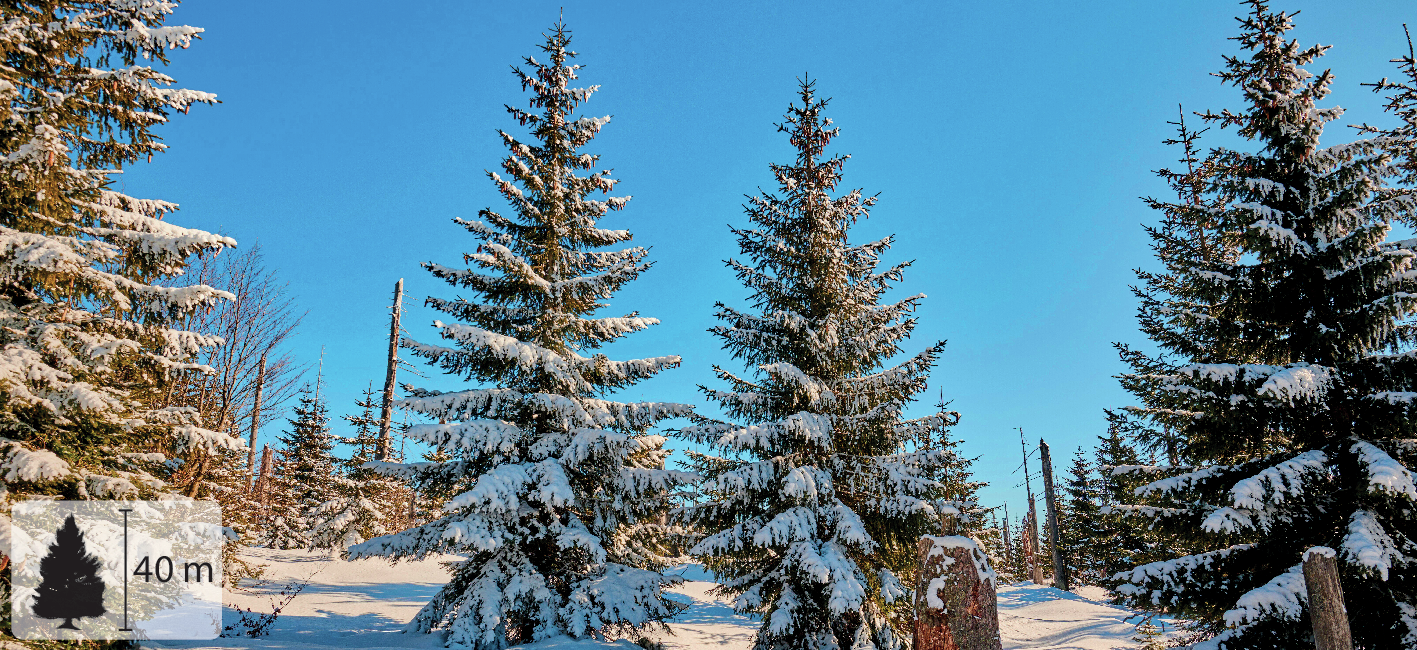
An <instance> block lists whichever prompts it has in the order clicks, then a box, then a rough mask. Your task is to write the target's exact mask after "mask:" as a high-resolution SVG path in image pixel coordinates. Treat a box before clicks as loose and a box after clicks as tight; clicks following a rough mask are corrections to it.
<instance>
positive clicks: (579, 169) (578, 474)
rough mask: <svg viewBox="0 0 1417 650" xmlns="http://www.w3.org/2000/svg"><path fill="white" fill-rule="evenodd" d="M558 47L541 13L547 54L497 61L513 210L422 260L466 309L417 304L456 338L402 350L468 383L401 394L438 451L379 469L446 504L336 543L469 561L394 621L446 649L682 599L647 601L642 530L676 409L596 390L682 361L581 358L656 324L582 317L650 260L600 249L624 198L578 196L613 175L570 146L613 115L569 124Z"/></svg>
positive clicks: (649, 584)
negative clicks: (519, 100)
mask: <svg viewBox="0 0 1417 650" xmlns="http://www.w3.org/2000/svg"><path fill="white" fill-rule="evenodd" d="M570 40H571V34H570V32H569V31H568V30H567V29H566V27H565V26H564V25H563V24H557V25H556V26H555V27H554V28H553V30H552V31H551V32H550V33H549V34H548V35H547V37H546V42H545V44H544V45H542V46H541V49H542V50H543V51H544V52H545V54H546V58H545V60H537V59H536V58H533V57H528V58H527V59H526V60H525V65H526V67H525V68H513V70H514V72H515V73H516V75H517V78H518V79H519V80H520V82H521V84H522V87H523V88H524V89H530V90H531V97H530V106H531V109H532V110H530V111H528V110H523V109H520V108H515V107H511V106H509V107H508V108H507V110H508V112H510V113H511V114H512V116H513V117H515V118H516V120H517V122H519V123H520V124H522V125H525V126H528V127H529V128H530V131H531V138H530V139H529V140H523V139H521V138H519V137H517V136H514V135H512V134H510V133H507V132H505V131H504V132H501V136H502V139H503V141H504V143H505V144H506V146H507V149H508V150H509V152H510V153H509V155H508V156H507V157H506V158H504V159H503V161H502V169H503V170H504V171H505V173H506V174H508V177H507V178H504V177H502V176H501V175H499V174H497V173H489V174H488V175H489V176H490V177H491V179H492V182H493V183H494V184H495V185H496V187H497V189H498V190H499V191H500V192H501V194H502V195H503V196H504V197H505V198H506V199H507V201H508V202H509V203H511V205H512V209H513V211H514V214H513V215H511V216H504V215H502V214H498V213H496V212H493V211H491V210H482V211H481V212H480V213H479V216H480V219H479V220H476V221H472V220H463V219H458V220H456V222H457V223H458V224H460V225H462V226H463V227H464V228H466V229H467V230H468V232H471V233H472V234H473V235H474V236H475V237H476V238H477V239H479V240H481V242H482V243H481V244H480V245H479V246H478V249H477V251H476V252H474V253H470V254H468V255H466V256H465V260H466V261H467V262H469V263H471V264H472V265H473V266H474V267H475V268H450V267H447V266H443V265H439V264H434V263H428V264H426V265H425V267H426V268H428V269H429V270H430V271H432V273H433V274H434V275H435V276H436V277H439V278H442V279H443V280H446V281H447V282H448V283H449V284H451V285H453V286H455V287H460V288H463V289H466V290H470V291H472V292H474V293H476V294H477V295H479V296H480V297H481V298H482V300H481V301H480V302H473V301H471V300H467V299H463V298H458V299H453V300H445V299H438V298H429V299H428V301H427V304H428V305H429V306H431V307H433V308H434V309H437V310H439V311H442V312H444V313H446V314H448V315H450V316H452V317H454V318H456V319H458V320H459V321H463V322H455V323H443V322H435V326H436V327H437V328H438V331H439V334H440V335H441V336H442V337H443V338H444V339H446V340H448V341H451V342H452V343H453V346H452V347H445V346H440V345H432V344H427V343H420V342H417V341H413V340H408V341H406V342H405V346H406V347H408V348H410V349H412V351H413V352H414V354H417V355H420V356H422V357H425V358H427V359H429V360H430V361H432V362H434V363H436V364H437V365H439V366H440V367H441V368H442V369H443V370H445V371H446V372H448V373H450V374H455V375H461V376H464V377H466V378H467V379H468V380H470V381H473V382H476V383H477V384H479V387H477V388H472V389H469V390H464V391H458V392H446V393H443V392H437V391H431V390H420V389H415V390H413V392H412V396H411V397H410V398H408V399H405V400H402V401H401V402H399V405H400V406H402V407H404V408H407V409H410V410H412V411H414V412H417V413H422V414H424V415H427V416H429V417H432V418H437V419H442V420H446V421H447V423H446V424H428V425H416V426H413V427H411V428H410V429H409V431H408V433H407V435H408V436H410V437H412V438H414V439H418V440H421V441H423V442H424V443H426V444H428V445H430V446H432V447H435V448H438V449H441V450H443V451H444V452H445V453H447V454H449V455H450V459H448V460H446V461H442V462H432V461H430V462H428V463H412V464H393V463H390V464H376V465H375V467H377V468H378V469H379V471H381V472H384V473H385V474H389V475H395V476H406V477H408V478H411V479H413V480H415V481H417V482H419V484H420V488H421V490H426V491H427V492H428V493H433V494H436V493H439V492H440V491H452V492H453V493H454V494H455V495H456V496H454V497H453V498H452V499H450V500H449V501H448V502H447V503H446V504H445V505H444V507H443V513H442V516H441V517H439V518H437V519H435V520H433V521H430V522H428V523H426V524H423V525H420V526H417V527H415V528H413V529H410V530H408V531H405V532H403V533H400V534H397V535H391V536H385V537H381V538H376V539H373V540H370V541H368V542H365V543H364V544H361V545H358V546H355V547H353V548H352V549H350V556H351V557H388V558H393V559H403V558H418V557H424V556H426V555H428V554H430V553H442V552H446V553H458V554H466V555H467V558H468V559H467V560H466V561H463V562H461V563H459V564H458V565H457V567H456V569H454V571H453V576H452V580H451V581H450V582H449V583H448V584H447V586H445V587H444V588H443V589H442V590H441V591H439V592H438V594H437V595H436V596H434V598H433V600H432V602H430V603H428V605H427V606H425V607H424V608H423V610H422V611H421V612H419V614H418V615H417V616H416V617H414V619H413V621H412V622H411V623H409V627H408V629H409V630H411V631H417V632H429V631H431V630H433V629H434V628H447V630H448V636H447V642H448V644H449V645H461V646H471V647H473V648H479V649H496V648H504V647H507V646H510V645H514V644H519V643H527V642H531V641H535V640H538V639H544V638H548V637H552V636H556V635H570V636H572V637H581V638H585V637H612V636H620V635H628V636H632V637H633V636H635V635H638V634H642V633H644V632H646V631H648V628H650V627H652V626H654V625H656V624H657V623H659V622H662V621H664V620H665V619H666V618H668V617H669V616H671V615H672V614H673V613H674V612H675V611H677V609H678V608H677V606H676V605H675V604H674V603H673V602H672V601H670V600H668V599H666V598H665V597H664V596H663V595H662V593H661V592H662V589H663V587H664V586H665V585H668V584H673V583H674V582H675V581H676V580H675V579H673V578H668V577H665V576H662V575H660V574H659V573H658V570H659V569H661V567H662V566H663V565H664V562H665V558H663V557H661V556H660V555H659V554H658V553H656V552H655V546H654V544H653V540H652V539H651V538H652V537H653V536H654V534H655V533H656V531H657V530H659V529H660V528H662V526H660V525H659V524H657V523H653V521H652V519H651V517H652V516H654V517H655V519H656V520H657V515H658V514H659V513H661V512H663V511H664V510H665V509H666V507H667V505H666V504H667V499H668V492H669V491H670V490H671V489H673V488H674V487H675V486H676V485H679V484H681V483H682V482H684V481H687V480H690V479H691V478H692V476H691V475H688V474H686V473H683V472H674V471H668V470H665V469H664V459H665V457H666V455H667V454H668V452H667V451H666V450H664V449H663V443H664V438H663V437H661V436H655V435H648V434H647V431H648V430H649V429H650V427H652V426H654V424H655V423H656V422H658V421H659V420H662V419H664V418H667V417H676V416H685V415H688V414H689V413H690V412H691V409H690V407H688V406H686V405H681V404H670V403H654V402H628V403H627V402H619V401H614V400H612V399H610V394H611V393H613V392H615V391H616V390H618V389H622V388H625V387H628V386H631V385H633V384H635V383H636V382H638V381H640V380H643V379H645V378H648V377H650V376H653V375H654V374H656V373H658V372H660V371H662V370H664V369H667V368H672V367H675V366H678V365H679V357H678V356H663V357H656V358H650V359H636V360H632V361H613V360H611V359H609V358H607V357H606V356H605V355H604V354H602V353H595V354H590V355H589V356H586V355H584V354H582V353H584V352H589V351H593V350H596V349H597V348H599V347H601V346H602V345H604V344H606V343H608V342H610V341H613V340H615V339H618V338H620V337H622V336H625V335H627V334H630V333H632V332H636V331H639V330H641V329H644V328H646V327H649V326H651V325H654V324H656V323H657V322H658V321H657V320H656V319H653V318H646V317H642V316H639V315H638V314H635V313H631V314H628V315H625V316H620V317H595V316H593V315H594V314H595V313H596V312H598V311H600V310H601V309H603V308H604V307H606V304H605V302H604V301H605V300H607V299H608V298H610V297H611V296H612V295H613V293H614V292H615V291H616V290H618V289H619V288H620V287H621V286H623V285H624V284H626V283H628V282H630V281H632V280H634V279H635V278H636V277H637V276H638V275H639V274H640V273H641V272H643V271H644V270H646V269H647V268H648V267H649V264H648V263H647V262H646V261H645V256H646V251H645V249H644V248H640V247H629V248H623V249H619V250H600V249H604V248H606V247H610V246H614V245H616V244H621V243H623V242H626V241H628V240H629V239H630V237H631V235H630V233H629V232H628V231H625V230H609V229H604V228H601V227H599V226H597V221H598V220H600V219H601V218H604V217H605V216H606V215H607V214H608V213H609V212H610V211H611V210H619V209H621V208H623V207H624V206H625V204H626V202H627V201H628V200H629V197H609V198H605V199H597V198H592V195H593V194H596V193H608V192H610V191H612V190H613V189H614V187H615V185H616V183H617V181H616V180H615V179H612V178H610V172H608V171H592V170H594V168H595V166H596V164H597V162H598V158H597V157H596V156H595V155H593V154H589V153H582V152H580V151H579V149H581V148H582V147H583V146H585V145H586V144H587V143H589V142H590V141H591V139H592V138H594V137H595V135H596V134H597V133H598V132H599V131H600V129H601V128H602V127H603V126H604V125H605V124H606V123H607V122H608V121H609V118H608V117H601V118H589V117H582V118H576V117H574V116H573V113H574V111H575V110H576V108H577V107H578V106H579V105H580V104H581V103H582V102H584V101H586V100H587V99H589V98H590V96H591V94H592V93H594V92H595V90H596V87H595V86H592V87H588V88H573V87H571V86H570V84H571V83H572V82H573V81H574V80H575V79H576V78H577V77H576V71H577V70H578V69H579V68H580V66H578V65H574V64H572V63H571V59H572V58H573V57H575V56H576V53H575V52H572V51H570V50H568V49H567V47H568V46H569V44H570ZM583 173H584V175H583Z"/></svg>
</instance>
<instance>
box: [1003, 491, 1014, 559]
mask: <svg viewBox="0 0 1417 650" xmlns="http://www.w3.org/2000/svg"><path fill="white" fill-rule="evenodd" d="M1012 536H1013V532H1012V531H1010V530H1009V504H1007V503H1005V504H1004V566H1006V567H1007V566H1009V564H1011V563H1012V562H1013V561H1014V549H1013V542H1012V541H1011V540H1010V539H1009V538H1010V537H1012Z"/></svg>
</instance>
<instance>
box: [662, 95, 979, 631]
mask: <svg viewBox="0 0 1417 650" xmlns="http://www.w3.org/2000/svg"><path fill="white" fill-rule="evenodd" d="M813 86H814V84H813V82H810V81H804V82H803V83H802V84H801V88H800V91H799V99H800V102H801V103H800V104H793V105H792V106H791V107H790V108H789V109H788V113H787V116H786V119H785V121H784V122H783V123H782V124H780V125H778V129H779V131H780V132H784V133H786V134H787V135H788V142H789V143H790V144H791V145H792V147H793V148H794V149H795V151H796V160H795V161H794V162H793V163H792V164H789V165H778V164H774V165H770V169H771V171H772V174H773V176H774V179H775V180H776V181H777V192H776V193H761V194H759V195H755V196H749V197H748V204H747V205H746V206H745V210H746V212H747V215H748V219H749V221H750V223H751V227H748V228H734V229H733V232H734V234H736V235H737V237H738V244H739V248H740V249H741V251H742V252H743V255H744V256H745V258H744V260H741V261H740V260H729V262H728V264H729V266H730V268H732V269H733V270H734V272H735V273H736V274H737V276H738V279H739V280H740V281H741V282H742V283H743V284H744V286H746V287H747V288H748V289H749V290H750V291H751V298H750V303H751V305H752V310H740V309H737V308H733V307H729V306H727V305H724V304H722V303H720V304H718V305H717V309H718V313H717V316H718V318H719V319H720V320H721V321H723V323H722V324H721V325H718V326H716V327H714V328H712V329H711V330H710V331H711V332H713V333H714V334H715V335H716V336H718V337H719V338H720V339H721V340H722V341H723V346H724V348H725V349H727V350H729V351H730V352H731V353H732V355H733V356H734V358H736V359H740V360H742V361H744V362H745V363H746V364H747V365H748V368H749V372H750V373H751V374H749V375H746V376H740V375H737V374H735V373H733V372H730V371H728V370H725V369H723V368H719V367H715V368H714V370H715V373H716V374H717V375H718V376H719V378H720V379H722V380H723V381H724V382H726V383H727V385H728V389H727V390H716V389H710V388H704V389H703V390H704V392H705V394H706V395H708V397H709V398H710V399H711V400H713V401H715V402H717V403H718V405H719V407H720V408H721V409H722V410H723V412H724V413H725V414H726V415H727V419H726V420H717V419H712V418H707V417H702V418H698V419H697V420H696V422H695V424H694V426H692V427H688V428H685V429H684V430H683V431H682V433H683V435H684V436H685V437H688V438H690V439H692V440H695V441H697V442H700V443H704V444H708V445H711V446H713V447H714V448H715V450H716V451H719V452H721V453H720V455H708V454H697V453H695V454H691V457H692V458H693V460H694V464H695V466H696V467H697V469H699V470H700V472H701V473H703V474H704V475H705V476H706V478H707V480H706V481H705V483H704V484H703V489H704V491H705V495H704V497H705V498H704V500H703V502H702V503H699V504H696V505H694V506H693V507H691V508H689V509H688V511H687V514H688V516H689V517H690V519H692V520H693V521H694V522H695V523H696V524H697V525H698V526H700V527H701V528H702V529H703V530H704V531H705V532H707V533H708V535H707V537H705V538H704V539H703V540H702V541H701V542H700V543H699V544H698V545H696V546H695V548H694V550H693V553H694V554H695V555H698V556H699V557H701V558H703V561H704V562H705V563H706V564H707V565H709V566H710V567H711V568H713V570H714V571H715V572H717V573H718V574H719V575H720V576H722V577H723V579H724V582H723V590H724V591H725V592H726V593H728V594H730V595H732V596H734V598H735V601H734V606H735V607H736V608H737V609H739V610H740V611H746V612H753V613H756V614H759V615H761V616H762V617H763V621H764V623H763V628H762V629H761V630H760V631H759V634H758V638H757V646H758V647H760V648H789V647H791V648H832V647H851V646H854V647H869V646H871V645H873V644H883V647H894V646H895V645H896V644H898V643H900V642H901V641H900V638H899V635H900V634H903V633H904V628H901V629H900V631H899V632H897V631H896V628H895V627H893V623H892V620H893V619H897V618H898V616H897V615H901V616H905V615H907V614H902V612H905V611H906V610H908V609H909V607H908V604H906V603H904V600H905V599H904V598H903V597H902V596H903V595H904V594H905V593H906V591H905V589H904V587H903V585H902V583H901V576H903V577H905V578H906V579H907V580H908V579H909V575H908V574H909V573H910V572H911V571H913V569H912V568H911V567H913V564H914V559H913V558H914V548H915V543H916V540H917V539H918V538H919V536H920V534H922V533H925V532H928V533H937V532H939V520H938V516H939V515H940V514H941V509H940V508H938V506H939V505H940V501H943V500H945V499H946V498H947V496H952V497H955V498H958V499H960V500H961V501H960V503H957V504H952V505H949V506H947V507H946V508H945V509H944V511H946V512H950V513H955V514H961V513H963V512H964V511H966V510H968V508H969V506H967V505H966V504H965V503H964V501H965V500H967V499H968V497H969V493H972V491H973V488H974V487H976V486H977V484H974V483H973V482H971V481H969V480H968V478H967V465H968V464H967V462H965V463H961V462H959V461H960V460H961V459H959V458H958V456H957V455H955V454H954V452H953V449H952V447H953V444H952V443H951V442H950V441H949V440H948V437H947V434H946V431H945V430H946V429H947V428H948V427H949V426H950V425H951V424H953V423H954V422H955V421H956V420H957V418H958V415H957V414H955V413H953V412H945V411H943V410H941V411H940V412H938V413H935V414H933V415H929V416H926V417H924V418H919V419H914V420H907V419H902V417H901V415H902V411H903V409H904V408H905V407H906V406H907V405H908V404H909V403H911V401H912V400H913V398H914V397H915V396H916V395H917V394H918V393H919V392H920V391H921V390H923V389H924V388H925V382H926V380H927V378H928V374H929V371H930V369H931V367H932V366H933V365H934V362H935V359H936V357H937V356H938V355H939V353H940V351H941V350H942V349H943V343H938V344H936V345H933V346H931V347H929V348H927V349H926V350H924V351H923V352H920V353H918V354H916V355H915V356H913V357H911V358H908V359H906V360H904V361H903V362H901V363H898V364H894V365H891V366H888V367H882V366H883V365H885V364H886V363H887V362H888V361H889V360H890V359H891V358H892V357H893V356H895V355H896V354H897V353H899V352H900V351H901V347H900V345H901V343H902V342H903V341H904V340H905V339H906V338H907V337H909V335H910V333H911V331H912V330H913V329H914V327H915V324H916V321H915V318H914V317H913V316H911V315H910V312H911V311H913V310H914V308H915V307H916V305H917V304H918V303H919V301H920V300H921V299H922V298H924V296H920V295H916V296H910V297H907V298H904V299H902V300H897V301H894V302H885V304H882V302H883V300H882V298H883V296H884V294H885V292H886V291H887V290H889V289H890V288H891V285H892V284H893V283H894V282H895V281H898V280H900V279H901V277H902V275H903V271H904V269H905V267H906V266H908V263H907V264H898V265H895V266H891V267H887V268H885V269H881V268H880V267H879V264H880V260H879V258H880V255H881V254H882V253H883V252H884V251H885V250H886V249H888V248H889V246H890V244H891V241H892V239H891V238H889V237H887V238H885V239H881V240H878V241H873V242H869V243H866V244H852V243H850V241H849V239H848V231H849V229H850V227H851V226H852V225H853V224H854V223H855V222H856V220H857V219H861V218H865V217H866V216H867V215H868V212H869V208H870V207H871V206H872V205H873V204H874V203H875V198H874V197H865V196H863V195H862V193H861V191H860V190H850V191H846V192H840V193H839V192H838V186H839V184H840V182H841V178H842V176H841V172H842V167H843V164H844V163H845V161H846V160H847V157H846V156H844V155H832V156H829V157H828V156H826V148H827V147H828V146H829V145H830V144H831V141H832V139H833V138H834V137H835V136H836V135H837V129H836V128H835V127H834V126H832V123H831V120H829V119H827V118H825V117H824V116H823V110H824V109H825V107H826V105H827V101H826V100H824V99H819V98H817V97H816V94H815V90H814V87H813ZM946 466H949V467H950V469H952V470H956V471H957V472H958V475H957V476H946V474H949V473H950V472H948V471H944V468H945V467H946ZM826 567H830V568H829V569H828V568H826ZM898 574H899V576H898ZM895 623H897V624H898V623H900V621H899V620H896V621H895Z"/></svg>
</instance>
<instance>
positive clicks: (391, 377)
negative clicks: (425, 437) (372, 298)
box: [376, 278, 403, 460]
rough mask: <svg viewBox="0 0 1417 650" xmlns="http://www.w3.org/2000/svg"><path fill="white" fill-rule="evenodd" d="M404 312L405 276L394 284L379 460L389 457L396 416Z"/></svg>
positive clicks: (381, 415) (381, 417) (381, 412)
mask: <svg viewBox="0 0 1417 650" xmlns="http://www.w3.org/2000/svg"><path fill="white" fill-rule="evenodd" d="M402 313H403V278H399V281H398V282H397V283H395V284H394V306H393V316H392V318H391V319H390V323H389V365H388V368H387V369H386V370H385V371H384V405H383V409H382V410H381V411H380V413H379V449H378V453H377V454H376V457H377V458H378V459H379V460H388V459H389V451H390V449H389V429H390V428H391V425H392V423H393V417H394V387H395V385H396V384H397V381H398V372H399V320H400V316H402Z"/></svg>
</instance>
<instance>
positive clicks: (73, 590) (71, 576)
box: [33, 515, 106, 619]
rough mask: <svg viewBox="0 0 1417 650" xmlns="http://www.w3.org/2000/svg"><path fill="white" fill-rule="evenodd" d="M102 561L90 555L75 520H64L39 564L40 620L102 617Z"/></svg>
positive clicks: (36, 612) (37, 602)
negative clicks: (100, 572) (100, 573)
mask: <svg viewBox="0 0 1417 650" xmlns="http://www.w3.org/2000/svg"><path fill="white" fill-rule="evenodd" d="M102 568H103V561H102V560H100V559H99V558H97V557H95V556H93V555H91V554H90V553H89V549H88V546H87V545H85V544H84V533H83V531H81V530H79V525H78V522H76V521H74V516H73V515H69V516H68V517H67V518H65V519H64V525H63V526H61V527H60V528H59V530H58V531H56V532H55V536H54V543H53V544H50V545H49V554H48V555H45V556H44V557H43V558H42V559H40V561H39V579H40V582H39V588H38V589H36V593H35V600H34V610H33V611H34V615H35V616H38V617H40V618H62V619H74V618H84V617H89V616H103V615H104V614H105V613H106V610H104V608H103V589H104V586H103V578H101V577H99V573H98V572H99V570H100V569H102Z"/></svg>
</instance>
